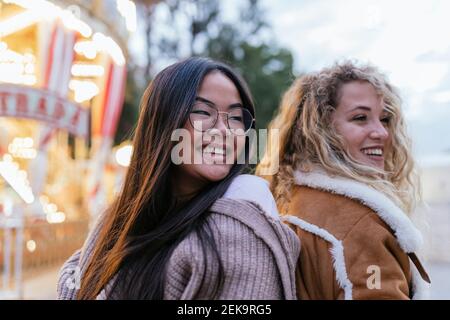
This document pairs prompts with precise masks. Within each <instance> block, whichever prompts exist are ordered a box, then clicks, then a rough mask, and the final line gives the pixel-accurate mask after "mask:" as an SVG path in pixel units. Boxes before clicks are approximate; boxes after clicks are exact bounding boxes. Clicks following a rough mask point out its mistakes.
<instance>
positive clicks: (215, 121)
mask: <svg viewBox="0 0 450 320" xmlns="http://www.w3.org/2000/svg"><path fill="white" fill-rule="evenodd" d="M208 106H209V105H208ZM209 107H210V108H212V109H214V110H215V111H216V112H217V116H216V119H214V122H213V124H212V125H211V127H210V128H208V129H206V130H199V129H197V128H196V127H195V126H194V123H193V122H192V119H191V114H192V113H189V123H190V124H191V126H192V128H194V130H196V131H199V132H207V131H209V130H211V129H213V128H214V127H215V126H216V124H217V120H219V115H221V114H226V115H227V117H226V126H227V129H228V130H230V131H232V132H233V130H236V129H231V128H230V123H229V122H228V119H229V116H230V112H224V111H219V110H217V109H216V108H214V107H211V106H209ZM238 108H240V109H242V110H243V112H248V114H249V115H250V116H251V121H250V127H249V128H248V129H247V130H245V131H244V134H243V135H246V134H247V133H248V132H249V131H250V129H251V128H252V126H253V123H254V122H255V117H253V115H252V113H251V112H250V111H249V110H248V109H247V108H244V107H238ZM238 108H235V109H238ZM234 134H236V133H234Z"/></svg>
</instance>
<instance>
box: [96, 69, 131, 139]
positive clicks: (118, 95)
mask: <svg viewBox="0 0 450 320" xmlns="http://www.w3.org/2000/svg"><path fill="white" fill-rule="evenodd" d="M107 76H108V78H107V82H106V88H105V92H104V94H105V99H104V100H103V101H104V106H103V118H102V124H101V135H102V137H109V138H112V137H114V134H115V132H116V129H117V124H118V122H119V117H120V114H121V112H122V107H123V103H124V99H125V86H126V80H127V71H126V66H125V65H122V66H119V65H117V64H115V63H114V62H113V61H110V63H109V66H108V74H107Z"/></svg>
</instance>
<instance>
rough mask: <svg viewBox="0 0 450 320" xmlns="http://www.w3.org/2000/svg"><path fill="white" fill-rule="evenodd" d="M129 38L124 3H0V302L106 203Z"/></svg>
mask: <svg viewBox="0 0 450 320" xmlns="http://www.w3.org/2000/svg"><path fill="white" fill-rule="evenodd" d="M135 28H136V9H135V5H134V3H133V2H132V1H129V0H122V1H120V0H118V1H115V0H114V1H113V0H111V1H107V0H106V1H81V0H80V1H46V0H0V270H1V275H2V276H1V279H0V298H2V297H3V298H5V297H6V298H8V297H10V298H21V297H22V280H23V278H24V277H26V276H30V275H32V274H33V272H38V270H40V269H42V268H49V267H52V266H57V265H58V264H59V263H61V261H63V260H64V259H66V258H67V257H68V256H69V255H70V254H71V253H73V251H75V250H76V249H77V248H79V247H80V246H81V245H82V244H83V241H84V239H85V237H86V233H87V231H88V228H89V222H91V221H93V217H96V216H97V215H98V214H99V213H101V211H102V210H103V209H104V207H105V205H106V204H107V203H108V199H111V197H112V194H113V192H114V184H112V186H110V185H111V183H109V184H108V183H106V182H107V178H108V177H107V176H108V175H107V174H105V173H108V172H110V171H111V170H112V169H111V164H110V162H111V158H112V157H111V154H112V148H113V143H112V142H113V136H114V134H115V131H116V128H117V122H118V119H119V117H120V114H121V112H122V106H123V101H124V92H125V84H126V59H127V50H126V39H127V38H128V37H129V33H130V32H133V31H134V30H135ZM110 176H111V175H110ZM112 176H113V175H112Z"/></svg>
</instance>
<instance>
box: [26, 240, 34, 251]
mask: <svg viewBox="0 0 450 320" xmlns="http://www.w3.org/2000/svg"><path fill="white" fill-rule="evenodd" d="M27 250H28V251H29V252H34V251H35V250H36V241H34V240H28V241H27Z"/></svg>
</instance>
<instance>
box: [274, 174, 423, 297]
mask: <svg viewBox="0 0 450 320" xmlns="http://www.w3.org/2000/svg"><path fill="white" fill-rule="evenodd" d="M295 179H296V183H297V185H296V186H295V187H294V188H293V190H292V193H291V201H290V204H289V207H288V209H287V212H283V213H282V214H284V220H285V221H286V222H287V223H288V224H290V225H291V227H292V228H293V229H294V230H295V231H296V233H297V235H298V236H299V238H300V241H301V251H300V257H299V261H298V265H297V270H296V282H297V296H298V298H299V299H410V298H424V294H425V291H426V290H424V289H426V288H425V287H426V284H425V282H424V280H425V281H427V282H429V278H428V275H427V274H426V272H425V270H424V269H423V267H422V265H421V264H420V262H419V260H418V259H417V257H416V255H415V254H414V251H416V250H418V249H419V246H420V245H421V242H422V238H421V235H420V233H419V231H418V230H417V229H416V228H415V226H414V225H413V223H412V222H411V220H410V219H409V218H408V217H407V215H406V214H405V213H403V212H402V211H401V209H400V208H399V207H398V206H396V205H395V204H394V203H393V202H392V201H391V200H390V199H389V198H388V197H386V196H385V195H383V194H382V193H381V192H378V191H377V190H375V189H373V188H370V187H369V186H367V185H364V184H362V183H359V182H357V181H353V180H349V179H344V178H337V177H330V176H328V175H327V174H325V173H324V172H321V171H313V172H309V173H304V172H299V171H298V172H296V177H295ZM411 262H412V263H411Z"/></svg>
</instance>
